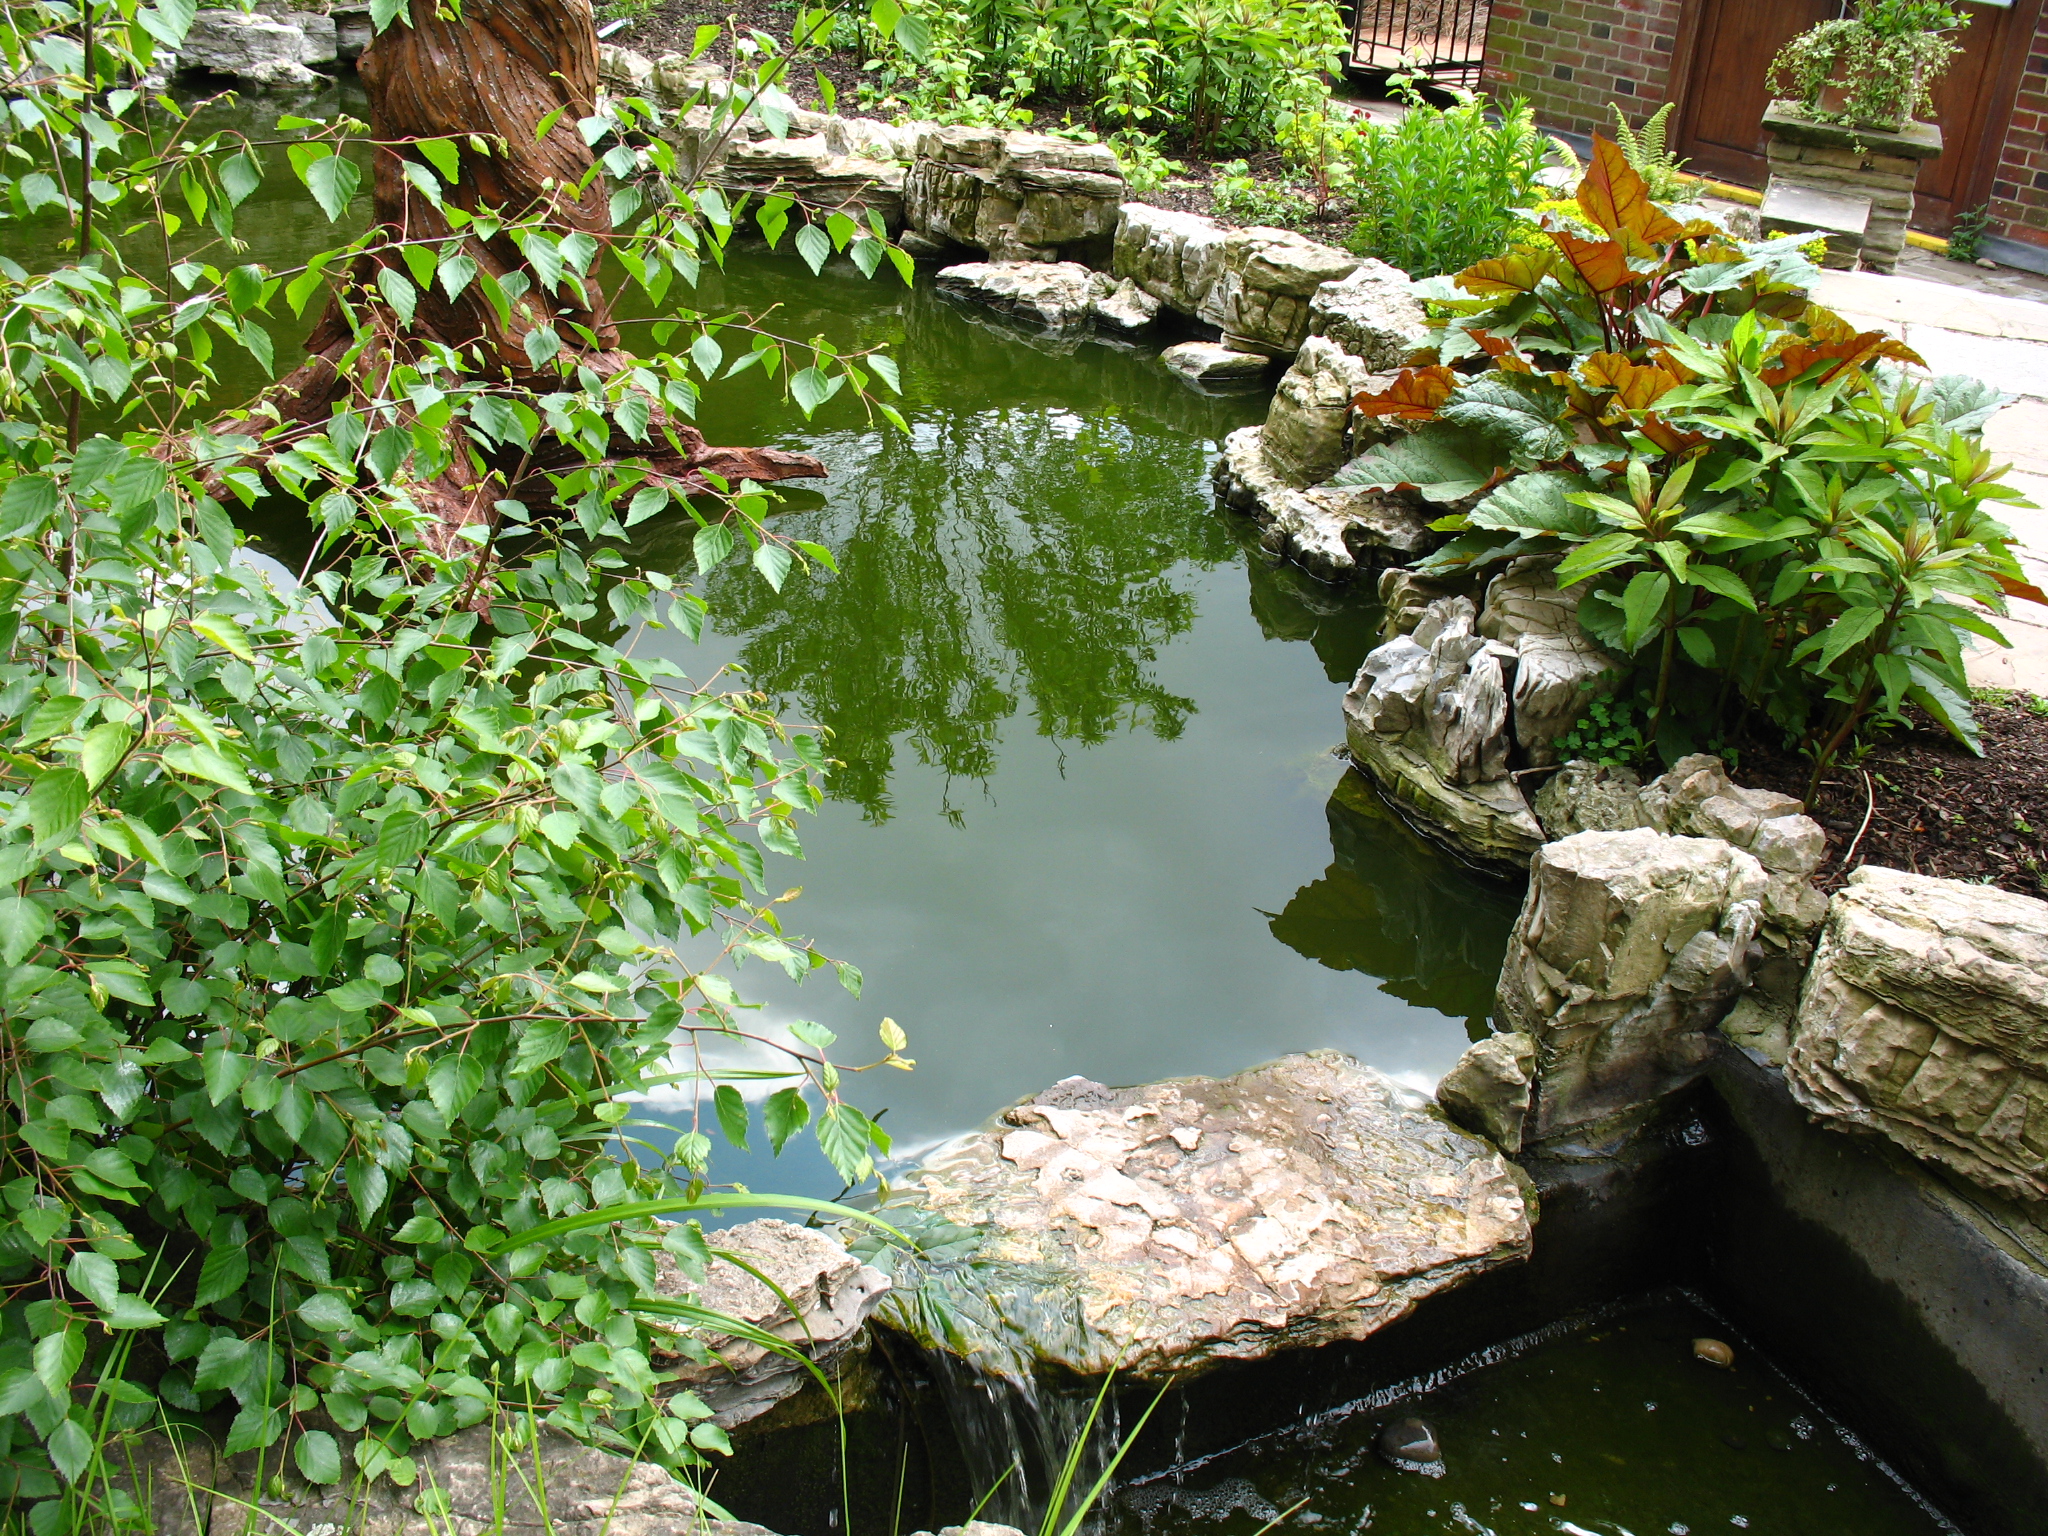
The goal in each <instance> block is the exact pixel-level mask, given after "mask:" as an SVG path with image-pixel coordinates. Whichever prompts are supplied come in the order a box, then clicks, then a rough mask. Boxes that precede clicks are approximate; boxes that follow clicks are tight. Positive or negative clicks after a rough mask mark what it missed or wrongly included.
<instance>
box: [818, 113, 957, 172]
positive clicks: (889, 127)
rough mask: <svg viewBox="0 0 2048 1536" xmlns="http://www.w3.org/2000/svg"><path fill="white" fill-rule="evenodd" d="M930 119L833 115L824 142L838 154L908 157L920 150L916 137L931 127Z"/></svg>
mask: <svg viewBox="0 0 2048 1536" xmlns="http://www.w3.org/2000/svg"><path fill="white" fill-rule="evenodd" d="M931 126H932V125H931V124H929V123H885V122H883V121H882V120H881V119H880V118H875V117H837V116H835V117H831V118H828V119H827V120H826V123H825V128H824V134H825V143H826V144H827V145H828V146H830V148H831V150H832V153H834V154H835V155H851V156H852V157H854V158H855V159H858V160H899V161H907V160H910V159H912V158H913V157H915V155H916V154H917V141H918V139H919V138H920V137H922V136H923V134H924V133H925V132H926V131H928V130H929V129H930V128H931Z"/></svg>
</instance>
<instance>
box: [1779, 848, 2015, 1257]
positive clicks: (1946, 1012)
mask: <svg viewBox="0 0 2048 1536" xmlns="http://www.w3.org/2000/svg"><path fill="white" fill-rule="evenodd" d="M1785 1076H1786V1080H1787V1082H1788V1083H1790V1085H1791V1088H1792V1092H1793V1095H1794V1097H1796V1098H1797V1099H1798V1100H1799V1102H1800V1103H1801V1104H1802V1105H1804V1106H1805V1107H1806V1108H1807V1109H1808V1110H1809V1111H1811V1112H1812V1113H1813V1114H1815V1115H1818V1116H1819V1117H1820V1118H1821V1119H1822V1120H1823V1121H1824V1122H1825V1123H1827V1124H1830V1125H1833V1126H1835V1127H1836V1128H1837V1129H1843V1130H1860V1131H1869V1132H1876V1133H1877V1134H1879V1135H1881V1136H1885V1137H1887V1138H1889V1139H1890V1140H1891V1141H1893V1142H1895V1143H1896V1144H1897V1145H1899V1146H1901V1147H1903V1148H1905V1149H1906V1150H1907V1151H1908V1152H1911V1153H1912V1154H1913V1155H1914V1156H1915V1157H1919V1158H1922V1159H1924V1160H1926V1161H1928V1162H1932V1163H1937V1164H1940V1165H1941V1166H1942V1167H1944V1168H1947V1169H1949V1170H1951V1171H1952V1172H1954V1173H1957V1174H1960V1175H1961V1176H1962V1177H1964V1178H1966V1179H1969V1180H1970V1181H1971V1182H1973V1183H1975V1184H1977V1185H1980V1186H1981V1187H1983V1188H1985V1189H1988V1190H1992V1191H1994V1192H1995V1193H1997V1194H2000V1195H2004V1196H2006V1197H2007V1198H2009V1199H2012V1200H2016V1201H2018V1202H2020V1203H2021V1205H2023V1206H2024V1207H2027V1208H2028V1209H2029V1210H2030V1211H2031V1212H2032V1213H2033V1215H2034V1219H2035V1220H2036V1221H2040V1220H2042V1219H2043V1216H2044V1215H2048V902H2041V901H2037V900H2035V899H2034V898H2033V897H2031V896H2020V895H2017V894H2015V893H2013V892H2010V891H2001V890H1996V889H1993V888H1991V887H1988V886H1981V885H1970V884H1966V883H1964V882H1962V881H1959V880H1942V879H1937V878H1935V877H1933V876H1929V875H1914V874H1908V873H1906V872H1905V871H1904V870H1897V869H1883V868H1879V867H1876V866H1865V867H1864V868H1861V869H1859V870H1857V871H1856V872H1855V873H1854V874H1852V875H1851V876H1850V877H1849V883H1848V884H1847V885H1846V886H1844V887H1843V888H1842V889H1841V890H1840V891H1837V892H1836V893H1835V897H1834V900H1833V901H1832V902H1831V903H1830V904H1829V907H1828V916H1827V926H1826V928H1825V929H1824V930H1823V931H1822V935H1821V940H1820V944H1819V947H1818V949H1817V951H1816V953H1815V955H1814V961H1813V969H1812V970H1811V971H1810V972H1809V973H1808V975H1807V979H1806V990H1805V994H1804V996H1803V997H1802V998H1801V1000H1800V1007H1799V1017H1798V1020H1797V1025H1796V1034H1795V1036H1794V1039H1793V1042H1792V1051H1791V1058H1790V1060H1789V1061H1788V1062H1787V1064H1786V1073H1785Z"/></svg>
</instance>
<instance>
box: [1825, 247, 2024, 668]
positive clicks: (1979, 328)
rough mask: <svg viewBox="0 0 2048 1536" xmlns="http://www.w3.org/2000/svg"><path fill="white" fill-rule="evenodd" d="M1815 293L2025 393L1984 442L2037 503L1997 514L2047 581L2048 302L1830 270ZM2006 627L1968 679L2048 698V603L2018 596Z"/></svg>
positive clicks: (1978, 655) (1853, 316)
mask: <svg viewBox="0 0 2048 1536" xmlns="http://www.w3.org/2000/svg"><path fill="white" fill-rule="evenodd" d="M1813 296H1814V298H1815V299H1817V300H1818V301H1819V302H1820V303H1822V304H1825V305H1826V306H1827V307H1828V308H1829V309H1832V310H1835V311H1836V312H1837V313H1839V314H1841V315H1842V316H1843V318H1844V319H1848V320H1852V321H1854V322H1856V323H1857V324H1859V325H1863V326H1866V327H1870V326H1882V327H1884V329H1886V330H1888V331H1892V332H1894V333H1896V334H1897V335H1899V336H1900V337H1901V338H1902V339H1903V340H1904V341H1905V343H1906V345H1907V346H1909V347H1911V348H1913V350H1914V351H1916V352H1918V353H1919V354H1920V355H1921V356H1922V357H1924V358H1926V359H1927V365H1928V366H1929V367H1930V368H1932V369H1933V370H1934V371H1935V372H1936V373H1968V374H1974V375H1975V376H1976V377H1978V378H1980V379H1984V380H1986V381H1988V382H1989V383H1992V384H1995V385H1996V386H1997V387H1998V388H2000V389H2002V390H2004V391H2005V392H2006V393H2007V394H2009V395H2015V396H2017V397H2018V398H2017V399H2016V400H2014V402H2013V403H2012V404H2011V405H2008V406H2007V407H2005V409H2004V410H2002V411H2000V412H1999V413H1998V414H1997V415H1996V416H1994V417H1992V419H1991V424H1990V425H1989V426H1988V427H1986V428H1985V430H1984V442H1985V446H1986V447H1988V448H1990V450H1991V451H1992V453H1993V454H1994V455H1996V456H1997V458H1998V459H1999V460H2000V461H2001V462H2006V463H2010V464H2011V465H2012V466H2013V473H2012V474H2010V475H2009V476H2007V479H2008V481H2009V482H2010V483H2011V484H2012V485H2014V486H2016V487H2017V488H2018V489H2020V490H2022V491H2024V492H2026V494H2027V496H2028V497H2029V498H2031V499H2032V500H2033V501H2035V502H2037V503H2039V505H2038V506H2035V507H2012V508H2002V509H2000V511H1999V517H2000V518H2001V519H2002V520H2003V521H2004V522H2005V524H2006V525H2007V526H2008V527H2010V528H2011V529H2012V530H2013V532H2014V533H2016V534H2018V535H2019V544H2020V561H2021V564H2022V565H2024V566H2025V567H2026V570H2027V574H2028V576H2029V578H2030V579H2031V580H2032V581H2033V582H2034V584H2035V585H2036V586H2041V587H2048V304H2041V303H2036V302H2034V301H2032V300H2030V299H2022V298H2016V297H2009V296H2007V295H2004V294H1997V293H1984V292H1978V291H1976V290H1974V289H1971V288H1967V287H1957V286H1954V285H1952V284H1948V283H1935V282H1929V281H1927V280H1926V279H1924V278H1917V277H1881V276H1879V275H1878V274H1876V273H1874V272H1829V273H1827V274H1826V275H1825V276H1824V277H1823V278H1822V279H1821V281H1820V285H1819V286H1818V287H1817V288H1815V290H1814V295H1813ZM1999 627H2000V628H2002V629H2003V630H2004V631H2005V634H2006V638H2008V639H2009V640H2011V641H2012V642H2013V645H2012V649H2011V650H2001V649H1999V648H1998V647H1997V646H1994V645H1991V644H1989V643H1988V642H1980V643H1979V645H1978V648H1977V649H1976V650H1973V651H1972V652H1971V653H1970V657H1969V674H1970V681H1971V682H1973V683H1976V684H1978V685H1979V686H1980V687H1987V688H2025V689H2027V690H2028V691H2029V692H2031V693H2036V694H2040V695H2042V696H2044V697H2048V608H2043V607H2041V606H2040V605H2038V604H2035V603H2029V602H2025V601H2021V600H2015V601H2014V602H2013V604H2012V614H2011V616H2010V617H2009V618H2007V619H2005V620H2003V621H2001V622H2000V626H1999Z"/></svg>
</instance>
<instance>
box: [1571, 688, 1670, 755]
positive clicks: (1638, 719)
mask: <svg viewBox="0 0 2048 1536" xmlns="http://www.w3.org/2000/svg"><path fill="white" fill-rule="evenodd" d="M1557 751H1558V760H1559V761H1560V762H1569V761H1571V760H1572V759H1574V758H1584V759H1585V760H1586V761H1588V762H1592V763H1598V764H1600V765H1601V766H1602V767H1605V768H1634V767H1637V766H1639V765H1640V764H1642V763H1645V762H1648V761H1649V759H1650V756H1651V753H1652V752H1653V751H1654V748H1652V746H1651V745H1650V739H1649V738H1648V737H1647V736H1645V735H1644V734H1643V719H1642V714H1641V712H1640V711H1639V710H1638V709H1637V707H1636V702H1635V700H1634V699H1632V698H1629V697H1626V696H1623V697H1616V698H1596V699H1594V700H1592V701H1591V702H1590V703H1588V704H1587V705H1586V712H1585V713H1584V714H1582V715H1580V716H1579V718H1578V719H1577V720H1575V721H1573V722H1572V727H1571V729H1570V730H1568V731H1566V732H1565V733H1564V734H1563V735H1562V736H1560V737H1558V738H1557Z"/></svg>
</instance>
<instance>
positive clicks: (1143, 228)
mask: <svg viewBox="0 0 2048 1536" xmlns="http://www.w3.org/2000/svg"><path fill="white" fill-rule="evenodd" d="M1229 233H1230V231H1229V230H1228V228H1227V227H1226V226H1224V225H1222V224H1219V223H1217V222H1216V220H1214V219H1211V218H1206V217H1204V216H1203V215H1201V214H1199V213H1180V212H1177V211H1175V210H1173V209H1171V208H1154V207H1153V206H1152V205H1151V204H1150V203H1125V204H1124V205H1123V207H1122V208H1121V209H1120V210H1118V217H1117V226H1116V245H1115V256H1114V266H1113V267H1112V268H1111V271H1112V272H1113V273H1114V274H1115V275H1116V276H1117V277H1119V278H1129V279H1130V280H1131V281H1132V282H1134V283H1136V284H1137V285H1138V286H1139V287H1140V288H1142V289H1144V290H1145V292H1147V293H1149V294H1150V295H1152V297H1153V298H1155V299H1157V300H1158V301H1159V302H1160V303H1162V304H1164V305H1165V306H1166V307H1167V308H1168V309H1171V310H1175V311H1177V312H1179V313H1180V314H1183V315H1192V314H1195V313H1196V312H1197V311H1198V310H1200V309H1201V307H1202V301H1203V300H1204V299H1206V298H1207V297H1208V296H1209V290H1210V289H1211V288H1213V287H1215V286H1216V279H1217V278H1218V277H1220V276H1221V275H1222V273H1223V246H1224V240H1225V237H1226V236H1228V234H1229Z"/></svg>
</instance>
